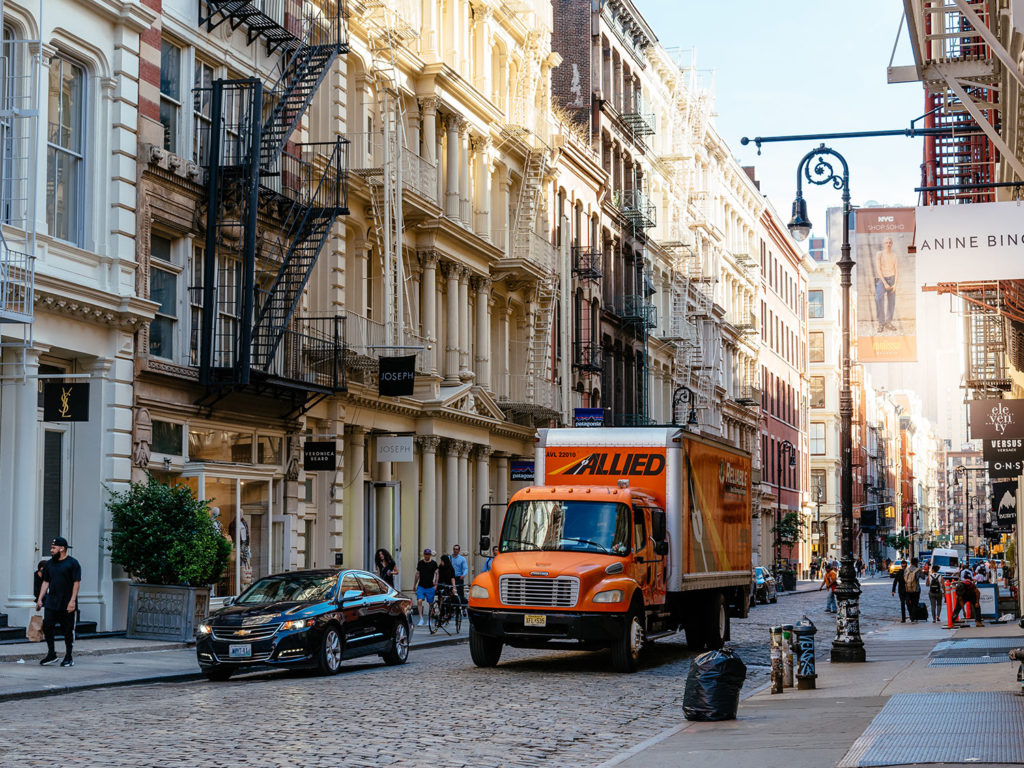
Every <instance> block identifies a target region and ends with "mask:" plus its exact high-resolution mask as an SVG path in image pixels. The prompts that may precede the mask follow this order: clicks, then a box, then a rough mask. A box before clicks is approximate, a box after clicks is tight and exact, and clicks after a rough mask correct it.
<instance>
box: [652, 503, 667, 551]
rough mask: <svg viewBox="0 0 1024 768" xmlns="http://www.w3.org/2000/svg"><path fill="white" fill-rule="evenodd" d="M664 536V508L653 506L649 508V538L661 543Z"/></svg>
mask: <svg viewBox="0 0 1024 768" xmlns="http://www.w3.org/2000/svg"><path fill="white" fill-rule="evenodd" d="M665 537H666V523H665V510H663V509H657V508H653V509H651V538H652V539H654V541H655V542H657V543H658V544H661V543H663V542H664V541H665ZM659 554H661V553H659Z"/></svg>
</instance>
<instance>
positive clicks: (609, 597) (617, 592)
mask: <svg viewBox="0 0 1024 768" xmlns="http://www.w3.org/2000/svg"><path fill="white" fill-rule="evenodd" d="M625 596H626V593H625V592H623V591H622V590H621V589H608V590H605V591H604V592H598V593H597V594H596V595H594V602H595V603H621V602H622V599H623V598H624V597H625Z"/></svg>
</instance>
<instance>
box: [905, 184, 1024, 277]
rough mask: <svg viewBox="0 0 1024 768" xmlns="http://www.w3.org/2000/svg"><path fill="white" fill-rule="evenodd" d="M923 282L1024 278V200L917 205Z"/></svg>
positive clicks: (919, 261)
mask: <svg viewBox="0 0 1024 768" xmlns="http://www.w3.org/2000/svg"><path fill="white" fill-rule="evenodd" d="M916 227H917V233H916V235H915V238H914V244H915V246H916V247H917V263H918V270H919V277H920V279H921V282H922V283H923V284H928V285H933V284H935V283H955V282H973V281H976V280H1010V279H1019V278H1024V261H1022V260H1021V258H1020V253H1021V249H1022V248H1024V203H1022V202H1019V201H1018V202H1007V203H972V204H971V205H936V206H924V207H921V208H918V209H917V221H916Z"/></svg>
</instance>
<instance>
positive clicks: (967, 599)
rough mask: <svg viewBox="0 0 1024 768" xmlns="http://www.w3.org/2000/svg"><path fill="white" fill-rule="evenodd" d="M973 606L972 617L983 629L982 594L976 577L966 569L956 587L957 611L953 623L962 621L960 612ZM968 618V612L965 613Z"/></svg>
mask: <svg viewBox="0 0 1024 768" xmlns="http://www.w3.org/2000/svg"><path fill="white" fill-rule="evenodd" d="M968 604H970V606H971V616H972V617H973V618H974V622H975V625H976V626H979V627H983V626H985V622H983V621H982V620H981V593H980V592H979V591H978V587H977V585H975V583H974V577H973V575H972V574H971V569H970V568H964V569H963V570H962V571H961V572H960V581H958V582H957V585H956V610H954V611H953V623H954V624H955V623H956V622H957V621H959V620H960V611H961V610H964V609H965V608H966V606H967V605H968ZM965 617H966V612H965Z"/></svg>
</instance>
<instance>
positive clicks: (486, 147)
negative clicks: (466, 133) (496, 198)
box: [473, 137, 493, 241]
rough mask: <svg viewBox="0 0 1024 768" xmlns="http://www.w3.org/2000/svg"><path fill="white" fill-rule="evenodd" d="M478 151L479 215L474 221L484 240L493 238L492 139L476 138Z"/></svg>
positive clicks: (477, 198) (477, 207)
mask: <svg viewBox="0 0 1024 768" xmlns="http://www.w3.org/2000/svg"><path fill="white" fill-rule="evenodd" d="M473 149H474V151H475V153H476V210H477V212H478V214H479V215H478V216H476V217H475V219H476V220H475V221H474V222H473V228H474V231H475V232H476V233H477V234H478V235H479V236H480V237H482V238H483V239H484V240H488V241H490V239H491V173H492V170H493V169H492V163H491V140H490V138H486V137H485V138H480V139H476V140H475V141H474V143H473Z"/></svg>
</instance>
